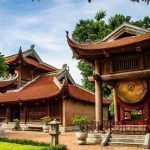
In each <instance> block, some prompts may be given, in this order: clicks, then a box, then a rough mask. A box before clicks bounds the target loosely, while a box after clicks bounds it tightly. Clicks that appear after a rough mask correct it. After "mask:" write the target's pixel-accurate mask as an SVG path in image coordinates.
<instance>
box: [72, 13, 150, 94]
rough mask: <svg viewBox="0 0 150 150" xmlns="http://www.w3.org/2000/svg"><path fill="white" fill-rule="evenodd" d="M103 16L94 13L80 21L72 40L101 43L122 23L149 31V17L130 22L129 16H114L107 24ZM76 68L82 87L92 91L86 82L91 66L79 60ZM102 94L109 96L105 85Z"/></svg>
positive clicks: (92, 88)
mask: <svg viewBox="0 0 150 150" xmlns="http://www.w3.org/2000/svg"><path fill="white" fill-rule="evenodd" d="M105 16H106V12H105V11H102V10H101V11H99V12H98V13H96V15H95V17H94V19H86V20H80V21H79V23H77V24H76V26H75V30H74V31H73V33H72V38H73V39H74V40H76V41H78V42H80V43H85V42H95V41H101V40H102V39H103V38H104V37H105V36H107V35H108V34H109V33H110V32H112V31H113V30H114V29H116V28H117V27H118V26H120V25H121V24H122V23H124V22H127V23H130V24H133V25H137V26H139V27H144V28H148V29H150V17H149V16H147V17H144V19H143V20H137V21H131V16H124V15H122V14H116V15H114V16H111V17H110V18H109V19H108V22H107V21H104V17H105ZM77 67H78V68H79V69H80V71H81V74H82V76H83V79H82V84H83V87H85V88H86V89H88V90H91V91H94V90H95V86H94V83H91V82H90V81H89V80H88V77H89V76H92V75H93V73H94V70H93V68H92V66H91V65H89V64H87V63H85V62H84V61H82V60H80V61H79V63H78V66H77ZM102 93H103V95H104V96H105V97H109V96H110V94H111V90H110V89H108V88H107V86H106V84H103V88H102Z"/></svg>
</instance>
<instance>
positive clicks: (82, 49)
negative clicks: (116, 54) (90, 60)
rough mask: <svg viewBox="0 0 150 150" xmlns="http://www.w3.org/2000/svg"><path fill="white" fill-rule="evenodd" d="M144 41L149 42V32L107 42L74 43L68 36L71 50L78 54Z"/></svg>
mask: <svg viewBox="0 0 150 150" xmlns="http://www.w3.org/2000/svg"><path fill="white" fill-rule="evenodd" d="M144 42H150V33H147V34H141V35H138V36H131V37H125V38H121V39H117V40H114V41H109V42H96V43H87V44H81V43H76V42H75V41H73V40H71V39H69V38H68V44H69V46H70V47H71V48H72V50H74V51H75V52H77V54H78V55H84V54H85V55H88V54H89V53H90V54H91V52H104V51H105V50H111V49H115V48H121V47H126V46H131V45H139V44H141V43H144ZM92 54H94V53H92Z"/></svg>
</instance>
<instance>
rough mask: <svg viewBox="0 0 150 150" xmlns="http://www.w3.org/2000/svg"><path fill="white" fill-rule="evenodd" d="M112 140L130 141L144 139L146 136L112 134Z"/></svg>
mask: <svg viewBox="0 0 150 150" xmlns="http://www.w3.org/2000/svg"><path fill="white" fill-rule="evenodd" d="M111 137H112V138H128V139H133V138H134V139H144V138H145V135H122V134H111Z"/></svg>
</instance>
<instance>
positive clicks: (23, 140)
mask: <svg viewBox="0 0 150 150" xmlns="http://www.w3.org/2000/svg"><path fill="white" fill-rule="evenodd" d="M0 142H8V143H16V144H22V145H32V146H49V145H50V144H49V143H45V142H36V141H32V140H26V139H9V138H0Z"/></svg>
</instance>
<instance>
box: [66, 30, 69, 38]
mask: <svg viewBox="0 0 150 150" xmlns="http://www.w3.org/2000/svg"><path fill="white" fill-rule="evenodd" d="M66 38H67V39H69V31H66Z"/></svg>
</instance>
